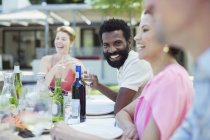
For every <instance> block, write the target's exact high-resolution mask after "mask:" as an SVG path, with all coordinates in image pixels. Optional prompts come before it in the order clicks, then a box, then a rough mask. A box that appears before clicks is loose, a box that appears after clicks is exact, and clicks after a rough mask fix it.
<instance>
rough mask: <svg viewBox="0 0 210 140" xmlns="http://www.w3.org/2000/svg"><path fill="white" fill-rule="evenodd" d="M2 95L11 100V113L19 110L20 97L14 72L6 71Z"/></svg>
mask: <svg viewBox="0 0 210 140" xmlns="http://www.w3.org/2000/svg"><path fill="white" fill-rule="evenodd" d="M1 96H2V97H4V98H5V99H7V101H8V102H9V110H10V112H11V113H14V111H17V106H18V99H17V94H16V90H15V86H14V74H13V72H10V71H8V72H4V86H3V88H2V93H1Z"/></svg>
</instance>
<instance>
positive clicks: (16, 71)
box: [14, 65, 20, 73]
mask: <svg viewBox="0 0 210 140" xmlns="http://www.w3.org/2000/svg"><path fill="white" fill-rule="evenodd" d="M14 73H20V66H19V65H15V66H14Z"/></svg>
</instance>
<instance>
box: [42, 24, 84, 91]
mask: <svg viewBox="0 0 210 140" xmlns="http://www.w3.org/2000/svg"><path fill="white" fill-rule="evenodd" d="M75 37H76V34H75V31H74V30H73V29H72V28H71V27H69V26H61V27H58V28H57V32H56V37H55V42H54V44H55V49H56V53H55V54H52V55H47V56H44V57H43V58H42V59H41V65H40V71H41V72H44V73H46V83H47V84H48V85H49V86H51V87H54V86H55V76H60V77H61V78H62V82H61V86H62V89H63V90H65V91H71V85H72V83H73V82H74V80H75V71H74V66H75V65H81V66H82V68H83V69H82V70H83V71H84V69H85V68H84V66H83V64H82V63H81V62H80V61H79V60H78V59H76V58H73V57H71V56H70V55H69V50H70V48H71V47H72V45H73V43H74V40H75Z"/></svg>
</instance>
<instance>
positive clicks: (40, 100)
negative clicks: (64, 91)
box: [21, 92, 52, 139]
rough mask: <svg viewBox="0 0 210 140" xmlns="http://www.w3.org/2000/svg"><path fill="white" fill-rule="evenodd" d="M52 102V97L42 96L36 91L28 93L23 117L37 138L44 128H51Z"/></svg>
mask: <svg viewBox="0 0 210 140" xmlns="http://www.w3.org/2000/svg"><path fill="white" fill-rule="evenodd" d="M51 104H52V102H51V98H46V97H44V96H40V95H39V94H37V93H36V92H31V93H28V94H27V95H26V105H25V111H24V112H22V113H21V119H22V121H23V123H24V124H25V125H26V127H27V129H29V130H30V131H31V132H32V133H33V134H34V135H35V137H36V138H37V139H38V138H39V136H40V135H41V134H42V132H43V131H44V129H46V128H51V125H52V114H51Z"/></svg>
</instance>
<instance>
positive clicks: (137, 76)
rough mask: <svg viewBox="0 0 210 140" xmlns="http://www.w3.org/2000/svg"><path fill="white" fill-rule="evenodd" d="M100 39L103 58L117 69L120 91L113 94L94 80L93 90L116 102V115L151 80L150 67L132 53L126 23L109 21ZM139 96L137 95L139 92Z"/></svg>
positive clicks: (103, 25) (101, 28) (129, 33)
mask: <svg viewBox="0 0 210 140" xmlns="http://www.w3.org/2000/svg"><path fill="white" fill-rule="evenodd" d="M99 37H100V40H101V43H102V46H103V53H104V57H105V59H106V60H107V62H108V64H109V65H110V66H111V67H113V68H116V69H117V78H118V85H119V88H120V89H119V91H118V92H115V91H112V90H111V89H109V88H107V87H106V86H104V85H103V84H101V83H100V82H99V81H98V78H97V76H94V77H93V82H92V84H91V87H92V88H95V89H97V90H99V91H100V92H101V93H102V94H104V95H106V96H107V97H108V98H110V99H111V100H113V101H114V102H116V103H115V110H114V112H115V114H116V113H117V112H118V111H120V110H121V109H122V108H123V107H125V106H126V105H128V104H129V103H130V102H131V101H132V100H133V99H135V98H136V97H138V95H139V94H137V92H138V91H139V89H141V88H142V87H143V86H144V84H145V83H146V82H147V81H148V80H149V79H151V78H152V76H153V74H152V68H151V66H150V64H149V63H148V62H146V61H145V60H140V59H139V58H138V53H136V52H134V51H133V50H131V39H132V38H131V32H130V28H129V26H128V25H127V24H126V22H125V21H123V20H120V19H110V20H107V21H104V23H103V24H102V25H101V27H100V31H99ZM139 93H140V92H139Z"/></svg>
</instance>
